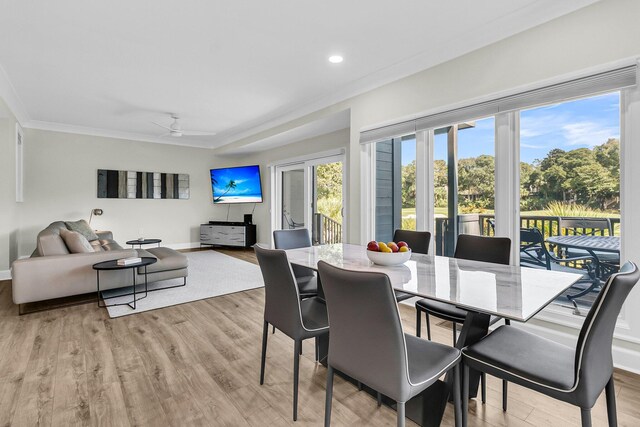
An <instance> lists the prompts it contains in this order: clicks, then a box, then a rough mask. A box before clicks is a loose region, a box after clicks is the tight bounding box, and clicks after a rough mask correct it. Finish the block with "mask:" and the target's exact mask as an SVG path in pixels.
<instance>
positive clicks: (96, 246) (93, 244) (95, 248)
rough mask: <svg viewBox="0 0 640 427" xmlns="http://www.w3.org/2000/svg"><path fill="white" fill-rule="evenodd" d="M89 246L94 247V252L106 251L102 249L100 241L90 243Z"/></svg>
mask: <svg viewBox="0 0 640 427" xmlns="http://www.w3.org/2000/svg"><path fill="white" fill-rule="evenodd" d="M89 244H90V245H91V246H92V247H93V250H94V251H96V252H102V251H104V249H103V248H102V244H100V240H93V241H91V242H89Z"/></svg>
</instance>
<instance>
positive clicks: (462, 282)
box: [286, 244, 582, 322]
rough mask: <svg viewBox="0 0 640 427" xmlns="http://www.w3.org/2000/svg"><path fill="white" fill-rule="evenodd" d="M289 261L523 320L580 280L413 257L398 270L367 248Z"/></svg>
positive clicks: (335, 247) (298, 253)
mask: <svg viewBox="0 0 640 427" xmlns="http://www.w3.org/2000/svg"><path fill="white" fill-rule="evenodd" d="M286 252H287V256H288V258H289V262H291V263H292V264H296V265H300V266H303V267H308V268H311V269H314V270H317V268H318V262H319V261H325V262H328V263H330V264H332V265H334V266H337V267H340V268H345V269H348V270H358V271H373V272H381V273H385V274H386V275H387V276H389V279H390V282H391V285H392V286H393V287H394V289H396V290H400V291H403V292H407V293H410V294H413V295H415V296H417V297H422V298H428V299H432V300H436V301H441V302H445V303H450V304H454V305H455V306H457V307H460V308H464V309H466V310H470V311H476V312H479V313H485V314H491V315H496V316H499V317H504V318H507V319H512V320H516V321H523V322H526V321H527V320H529V319H530V318H531V317H533V316H534V315H535V314H536V313H538V312H539V311H540V310H542V309H543V308H544V307H546V306H547V305H548V304H549V303H550V302H551V301H553V300H554V299H555V298H556V297H558V296H559V295H560V294H562V293H563V292H564V291H565V290H566V289H567V288H569V287H570V286H571V285H573V284H574V283H575V282H576V281H577V280H578V279H580V278H581V277H582V276H581V275H579V274H574V273H566V272H559V271H549V270H543V269H536V268H526V267H524V268H523V267H518V266H512V265H501V264H492V263H486V262H478V261H470V260H463V259H456V258H448V257H442V256H434V255H422V254H412V255H411V259H410V260H409V261H407V262H406V263H405V264H402V265H399V266H392V267H389V266H381V265H376V264H373V263H372V262H371V261H369V258H367V254H366V247H364V246H360V245H351V244H332V245H321V246H312V247H308V248H299V249H289V250H287V251H286Z"/></svg>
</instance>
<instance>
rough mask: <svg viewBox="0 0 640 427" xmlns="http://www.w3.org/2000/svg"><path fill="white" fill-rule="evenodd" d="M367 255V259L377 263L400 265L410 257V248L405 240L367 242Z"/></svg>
mask: <svg viewBox="0 0 640 427" xmlns="http://www.w3.org/2000/svg"><path fill="white" fill-rule="evenodd" d="M367 257H368V258H369V261H371V262H372V263H374V264H378V265H400V264H404V263H405V262H407V261H409V259H410V258H411V248H410V247H409V245H407V243H406V242H398V243H395V242H389V243H384V242H376V241H375V240H372V241H371V242H369V243H367Z"/></svg>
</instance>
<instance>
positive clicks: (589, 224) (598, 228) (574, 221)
mask: <svg viewBox="0 0 640 427" xmlns="http://www.w3.org/2000/svg"><path fill="white" fill-rule="evenodd" d="M558 231H559V234H560V235H565V236H570V235H577V236H579V235H589V236H613V228H612V227H611V221H609V218H566V217H564V218H560V221H559V223H558Z"/></svg>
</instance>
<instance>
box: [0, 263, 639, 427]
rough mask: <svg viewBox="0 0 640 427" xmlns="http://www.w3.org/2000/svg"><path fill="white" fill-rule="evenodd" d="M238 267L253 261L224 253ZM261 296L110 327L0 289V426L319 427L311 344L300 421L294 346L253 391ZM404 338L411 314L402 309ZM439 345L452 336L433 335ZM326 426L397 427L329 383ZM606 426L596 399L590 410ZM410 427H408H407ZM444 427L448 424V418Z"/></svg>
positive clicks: (634, 412) (543, 419)
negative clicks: (294, 414) (295, 408)
mask: <svg viewBox="0 0 640 427" xmlns="http://www.w3.org/2000/svg"><path fill="white" fill-rule="evenodd" d="M225 253H228V254H230V255H235V256H238V257H239V258H242V259H245V260H247V261H252V256H251V254H247V253H240V252H236V251H232V252H228V251H225ZM263 302H264V291H263V290H262V289H256V290H251V291H247V292H241V293H237V294H232V295H227V296H222V297H217V298H211V299H208V300H202V301H197V302H193V303H189V304H183V305H180V306H174V307H168V308H165V309H161V310H156V311H152V312H147V313H141V314H137V315H132V316H126V317H121V318H117V319H110V318H109V317H108V315H107V312H106V310H104V309H98V308H97V307H96V306H95V304H84V305H78V306H73V307H64V308H59V309H55V310H49V311H44V312H39V313H34V314H29V315H25V316H18V309H17V307H16V306H14V305H13V303H12V302H11V286H10V282H8V281H5V282H0V349H1V350H0V425H2V426H5V425H15V426H33V425H44V426H49V425H55V426H69V425H96V426H97V425H118V426H128V425H140V426H154V427H155V426H165V425H171V426H187V425H203V426H218V425H221V426H222V425H227V426H267V425H269V426H272V425H275V426H278V425H297V426H306V425H313V426H319V425H322V421H323V414H324V395H325V392H324V390H325V373H326V370H325V368H324V367H323V366H322V365H319V364H316V363H315V362H314V361H313V354H314V349H313V343H312V341H308V342H306V343H305V346H304V355H303V357H302V360H301V364H300V400H299V402H300V403H299V405H300V406H299V419H298V422H297V423H293V422H292V420H291V405H292V398H291V388H292V386H291V385H292V365H293V364H292V354H293V342H292V341H291V340H290V339H289V338H287V337H286V336H285V335H284V334H282V333H276V334H275V335H270V336H269V348H268V360H267V370H266V378H265V385H264V386H259V385H258V376H259V364H260V340H261V332H262V307H263ZM401 312H402V317H403V322H404V325H405V328H406V330H407V332H410V333H414V329H413V328H414V322H415V320H414V315H415V312H414V311H413V309H412V308H411V307H407V306H403V307H402V308H401ZM433 334H434V339H435V340H437V341H440V342H443V343H448V342H449V341H450V339H451V338H450V337H451V331H450V330H449V329H447V328H446V327H444V326H434V327H433ZM616 380H617V385H616V390H617V397H618V418H619V423H620V425H621V426H638V425H640V405H639V404H638V403H639V402H640V377H638V376H636V375H633V374H629V373H625V372H617V373H616ZM488 385H489V390H488V401H487V404H486V405H480V404H478V403H477V402H475V401H472V402H471V403H470V411H471V414H470V418H469V425H470V426H531V425H534V426H542V425H551V426H561V427H567V426H574V425H579V411H578V410H577V409H575V408H573V407H571V406H569V405H566V404H563V403H559V402H556V401H554V400H552V399H549V398H546V397H544V396H542V395H540V394H537V393H534V392H531V391H527V390H525V389H523V388H521V387H517V386H513V385H512V386H511V387H510V400H509V411H508V412H507V413H503V412H502V409H501V391H500V390H501V389H500V383H499V382H498V381H497V380H495V379H491V378H490V380H489V384H488ZM334 399H335V400H334V411H333V425H335V426H352V425H356V426H383V425H387V426H389V425H395V413H394V412H393V411H392V410H391V409H389V408H386V407H383V408H377V406H376V402H375V399H373V398H371V397H370V396H368V395H367V394H365V393H364V392H358V390H357V389H356V388H355V387H354V386H353V385H351V384H349V383H346V382H345V381H343V380H341V379H339V378H336V383H335V391H334ZM593 416H594V424H595V425H606V409H605V405H604V399H603V398H601V399H600V401H598V403H597V405H596V407H595V408H594V411H593ZM409 425H411V423H409ZM444 425H453V416H452V408H450V407H449V408H448V409H447V412H446V415H445V419H444Z"/></svg>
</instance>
